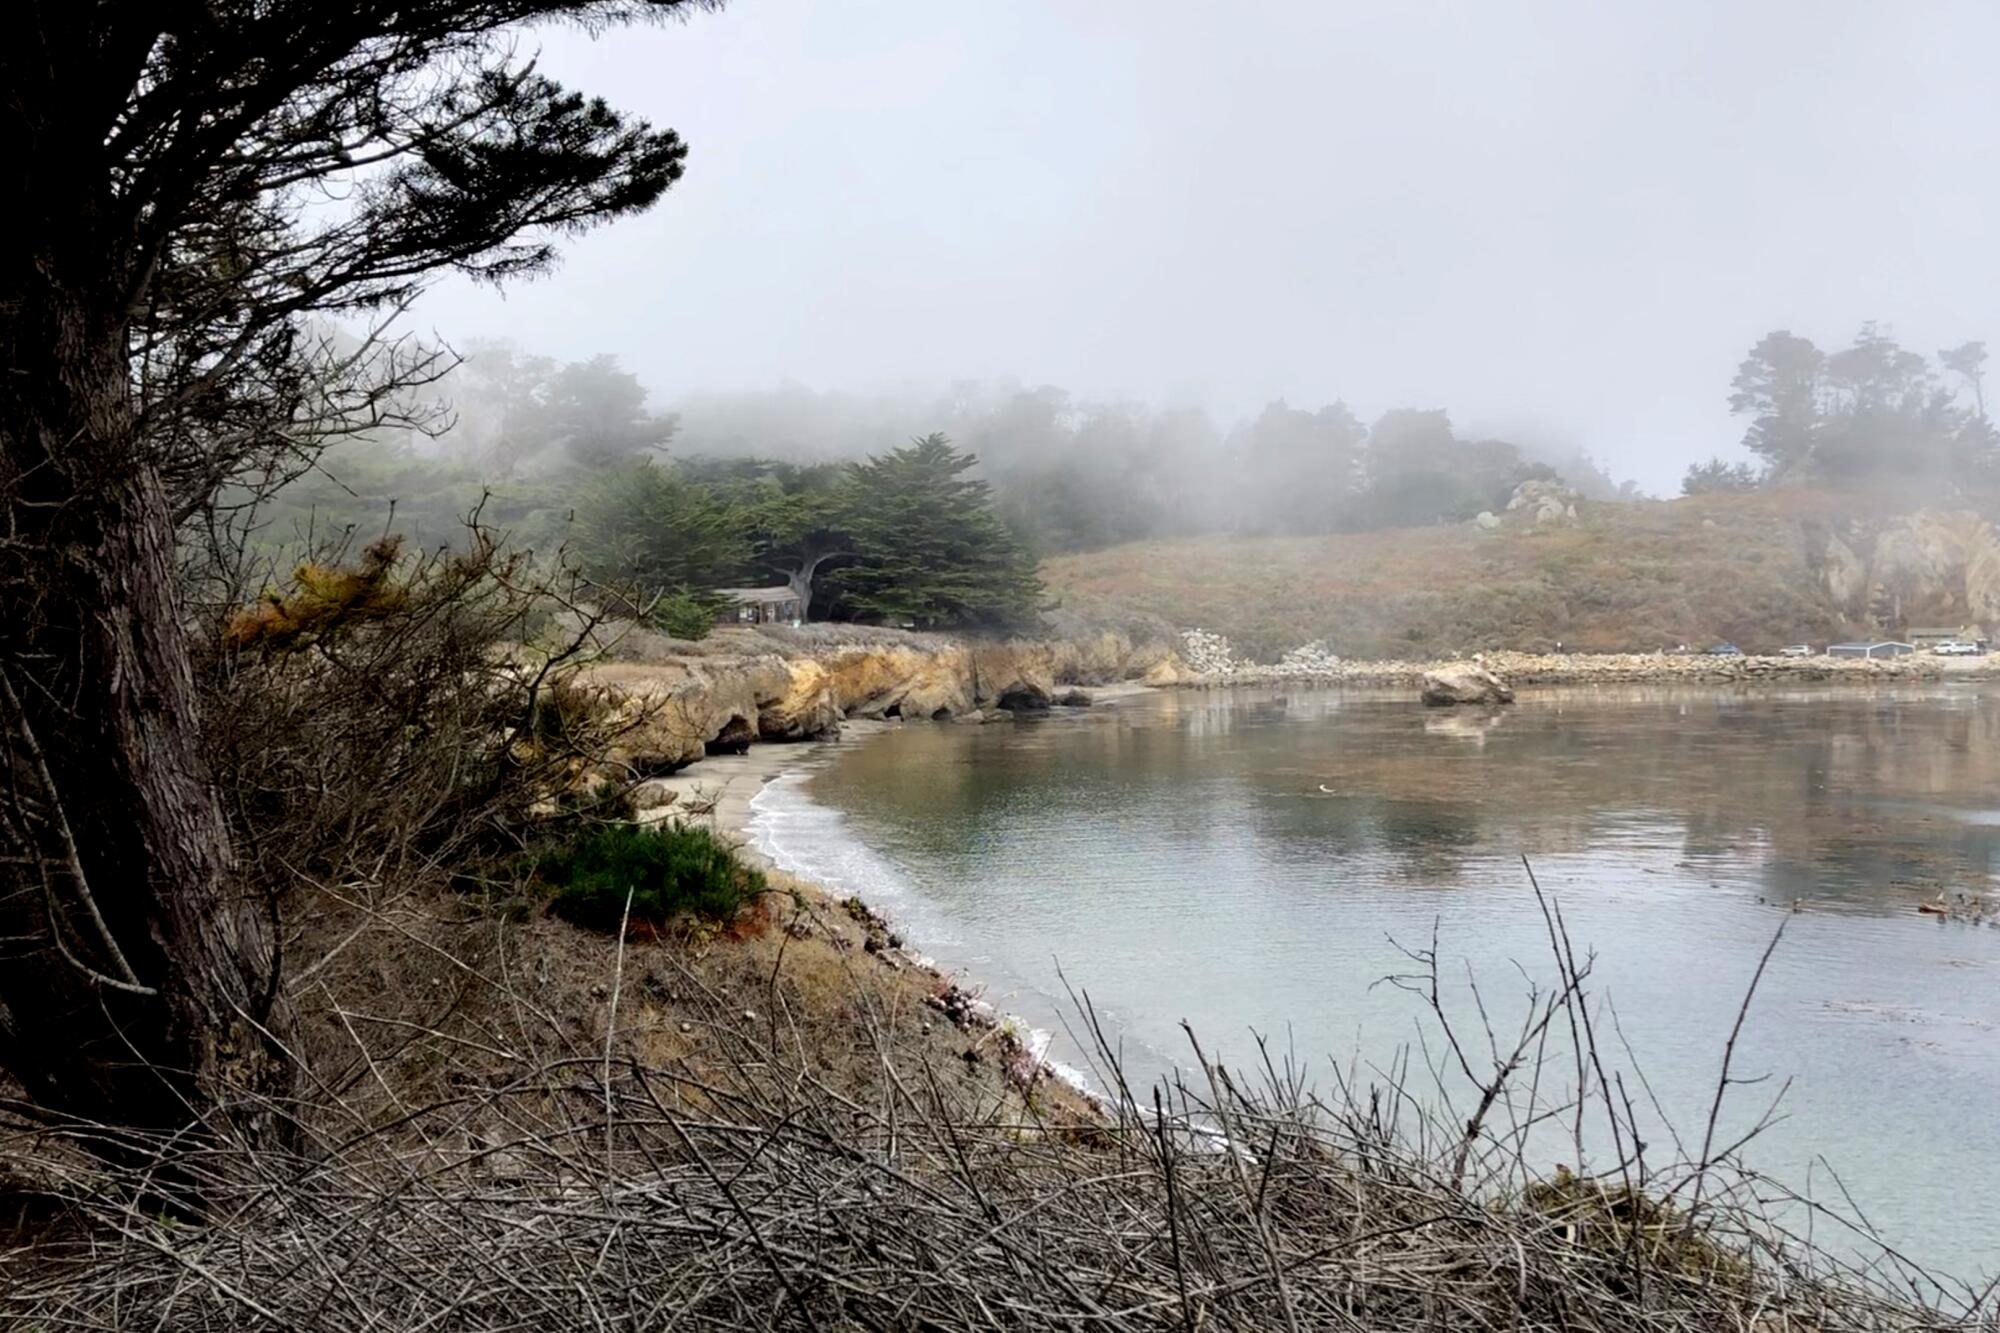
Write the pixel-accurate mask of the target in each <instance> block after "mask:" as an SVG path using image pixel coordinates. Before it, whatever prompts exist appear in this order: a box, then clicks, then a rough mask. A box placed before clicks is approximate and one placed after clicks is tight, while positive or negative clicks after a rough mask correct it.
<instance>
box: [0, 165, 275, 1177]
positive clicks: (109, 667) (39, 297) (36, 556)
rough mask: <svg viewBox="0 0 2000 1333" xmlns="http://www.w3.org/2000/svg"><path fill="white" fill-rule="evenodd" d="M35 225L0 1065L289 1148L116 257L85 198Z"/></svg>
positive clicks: (10, 449)
mask: <svg viewBox="0 0 2000 1333" xmlns="http://www.w3.org/2000/svg"><path fill="white" fill-rule="evenodd" d="M17 151H18V149H17ZM43 183H44V184H46V181H44V182H43ZM82 193H83V195H84V202H85V203H86V204H88V193H87V191H84V192H82ZM31 207H32V206H31ZM33 211H35V212H39V213H41V214H42V216H40V217H37V218H35V219H34V221H36V222H39V223H41V224H42V226H40V227H38V228H35V230H37V231H39V233H40V234H39V236H35V237H32V238H25V237H24V238H22V242H21V243H17V245H16V246H10V247H9V248H10V249H11V250H12V253H11V254H10V255H8V256H6V257H5V258H0V367H3V368H0V524H4V528H0V784H4V785H0V1063H4V1066H5V1068H6V1069H7V1070H8V1071H9V1072H10V1073H12V1074H13V1075H14V1076H15V1078H16V1079H18V1080H19V1082H20V1083H21V1084H22V1085H23V1087H24V1088H25V1090H26V1091H27V1092H28V1094H29V1096H30V1097H31V1098H32V1099H33V1100H34V1101H35V1102H36V1103H38V1104H39V1105H40V1106H41V1107H43V1108H45V1109H46V1110H49V1111H53V1112H56V1113H60V1114H63V1115H67V1116H72V1117H76V1118H79V1119H83V1120H88V1121H91V1122H94V1123H100V1124H105V1125H109V1126H115V1127H120V1128H124V1129H132V1130H141V1131H179V1130H182V1129H184V1128H186V1127H188V1126H189V1125H191V1124H194V1123H196V1122H203V1123H205V1124H206V1125H207V1126H208V1127H209V1128H210V1129H213V1130H218V1131H222V1130H227V1131H228V1132H230V1133H232V1134H238V1135H248V1136H249V1137H252V1138H266V1139H268V1138H270V1137H272V1136H274V1135H278V1136H281V1135H282V1134H283V1133H284V1126H285V1124H286V1123H287V1122H286V1120H285V1118H284V1116H283V1114H282V1110H283V1108H284V1106H285V1100H286V1095H287V1093H288V1092H289V1090H290V1089H291V1087H292V1086H293V1080H294V1078H295V1076H296V1071H295V1070H294V1069H293V1068H292V1066H291V1063H290V1061H289V1060H288V1059H287V1057H286V1056H285V1054H284V1049H283V1047H284V1040H285V1037H286V1035H287V1033H288V1030H289V1017H288V1013H289V1011H288V1010H287V1008H286V1007H285V1005H284V1003H283V1001H282V997H281V995H280V993H279V990H278V987H277V984H276V972H275V959H274V957H273V951H272V936H271V933H270V930H269V928H268V925H267V922H266V917H265V912H264V909H263V907H262V906H261V904H259V903H256V902H253V901H249V900H247V899H246V898H245V897H244V896H243V893H242V888H241V886H240V885H239V884H238V883H237V882H236V881H235V879H234V876H233V875H232V860H231V855H230V849H229V840H228V835H227V829H226V826H225V824H224V821H223V817H222V812H221V807H220V804H219V801H218V799H217V795H216V793H215V791H214V789H213V787H212V785H211V783H210V779H209V775H208V772H207V769H206V766H205V764H204V762H203V758H202V755H201V751H200V727H199V719H198V716H197V702H196V692H195V683H194V673H193V669H192V664H191V659H190V654H189V650H188V643H187V638H186V635H185V630H184V626H183V624H182V623H181V619H180V608H179V606H178V593H177V586H176V579H175V556H174V534H173V527H172V523H171V520H170V518H169V515H168V512H167V507H166V501H165V497H164V495H163V493H162V490H161V486H160V483H159V479H158V477H157V475H156V474H155V473H154V471H153V470H152V468H151V467H150V466H148V465H147V463H146V461H145V457H144V454H143V451H142V449H141V448H140V441H138V440H137V439H136V438H135V428H134V412H133V405H132V398H131V390H130V380H129V374H130V372H129V367H128V362H127V352H126V327H125V322H124V319H123V302H122V300H121V299H119V292H120V290H121V287H120V279H121V277H122V275H123V274H124V273H126V272H129V267H128V265H127V264H126V263H124V262H121V261H123V259H124V256H122V255H120V254H119V253H118V250H117V247H116V245H115V244H112V243H109V242H108V241H107V239H106V237H105V235H104V234H103V231H102V229H101V226H100V224H101V218H100V217H99V216H97V215H95V214H94V213H93V211H92V210H91V209H90V208H89V207H84V208H81V209H79V210H78V211H77V214H76V215H75V216H73V217H71V218H67V219H65V218H58V217H51V216H49V212H50V201H49V200H48V199H47V198H46V197H44V198H42V199H41V200H40V201H39V206H38V207H33Z"/></svg>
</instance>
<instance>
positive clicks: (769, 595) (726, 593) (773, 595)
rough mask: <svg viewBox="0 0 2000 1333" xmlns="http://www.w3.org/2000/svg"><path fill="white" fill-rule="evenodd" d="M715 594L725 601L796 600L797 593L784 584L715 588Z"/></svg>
mask: <svg viewBox="0 0 2000 1333" xmlns="http://www.w3.org/2000/svg"><path fill="white" fill-rule="evenodd" d="M715 595H716V596H717V597H720V598H722V599H723V600H724V601H727V602H736V603H738V604H744V603H749V602H796V601H797V600H799V595H798V594H797V593H795V592H793V591H792V590H791V589H790V588H788V587H786V586H785V585H784V584H782V583H781V584H779V585H778V586H776V587H774V588H717V589H716V590H715Z"/></svg>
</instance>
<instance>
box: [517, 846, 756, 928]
mask: <svg viewBox="0 0 2000 1333" xmlns="http://www.w3.org/2000/svg"><path fill="white" fill-rule="evenodd" d="M535 874H536V877H537V878H539V879H540V880H541V881H542V882H543V883H544V884H546V885H548V886H549V887H550V888H551V889H552V890H553V891H554V892H553V894H552V896H551V899H550V906H551V908H552V909H553V910H554V911H555V913H556V915H558V916H560V917H562V918H564V919H565V920H568V921H573V922H575V923H576V924H577V925H579V926H589V927H592V928H594V929H597V930H607V931H615V930H617V929H618V923H619V921H620V920H621V919H622V918H623V917H624V914H625V899H626V894H627V893H628V892H629V893H630V894H631V900H632V919H633V920H634V921H640V922H650V923H652V924H655V925H660V924H664V923H666V922H668V921H670V920H673V919H675V918H678V917H706V918H709V919H712V920H717V921H727V920H728V919H730V918H731V917H733V916H735V915H736V914H737V913H738V912H739V911H741V910H742V909H743V907H744V906H745V905H746V904H748V903H749V902H750V901H751V900H752V899H753V898H755V897H756V896H757V895H758V894H760V893H762V892H763V891H764V876H763V874H762V872H760V871H758V870H756V869H755V868H753V867H751V866H747V865H745V864H744V863H743V862H742V860H740V859H739V858H738V857H737V855H736V852H735V850H734V849H733V848H731V847H730V846H729V844H728V843H726V842H724V841H723V840H722V839H721V838H719V837H717V836H716V834H715V833H714V832H713V831H712V830H710V829H708V828H706V827H704V826H702V825H697V824H672V823H667V824H660V825H657V826H654V827H644V826H641V825H637V824H606V825H601V826H599V827H597V828H593V829H590V830H588V831H586V832H584V833H581V834H579V835H578V836H577V837H575V838H574V839H572V840H571V841H570V842H568V843H567V844H565V845H563V846H561V847H558V848H554V849H551V850H549V851H546V852H544V853H542V854H541V855H540V856H538V857H537V858H536V860H535Z"/></svg>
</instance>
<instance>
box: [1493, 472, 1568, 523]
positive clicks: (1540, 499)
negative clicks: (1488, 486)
mask: <svg viewBox="0 0 2000 1333" xmlns="http://www.w3.org/2000/svg"><path fill="white" fill-rule="evenodd" d="M1581 498H1582V496H1581V495H1579V494H1578V493H1577V492H1576V491H1573V490H1571V489H1570V488H1569V487H1567V486H1565V485H1563V484H1562V483H1561V482H1559V481H1542V480H1539V479H1537V480H1534V481H1524V482H1522V483H1521V484H1520V485H1519V486H1516V487H1515V488H1514V494H1513V495H1512V496H1511V497H1510V498H1509V499H1508V501H1507V512H1509V513H1514V512H1516V511H1519V512H1522V513H1525V514H1527V515H1528V517H1529V518H1531V519H1532V520H1533V521H1534V522H1536V523H1538V524H1540V523H1574V522H1575V521H1576V502H1577V501H1578V500H1580V499H1581Z"/></svg>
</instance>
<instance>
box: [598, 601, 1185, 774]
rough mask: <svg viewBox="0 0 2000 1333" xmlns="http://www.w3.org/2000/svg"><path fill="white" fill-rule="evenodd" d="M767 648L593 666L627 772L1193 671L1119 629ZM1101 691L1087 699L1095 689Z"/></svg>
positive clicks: (1161, 646)
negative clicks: (849, 727)
mask: <svg viewBox="0 0 2000 1333" xmlns="http://www.w3.org/2000/svg"><path fill="white" fill-rule="evenodd" d="M742 642H744V643H745V644H746V645H749V646H753V647H755V648H758V649H761V651H753V652H748V653H744V654H742V655H731V654H730V653H728V652H726V651H724V652H710V653H706V654H702V655H690V656H686V657H675V658H672V659H670V660H663V661H656V662H650V663H638V662H622V663H608V664H604V665H601V666H597V667H593V668H592V669H591V670H589V671H588V672H586V673H584V675H583V677H582V678H581V680H580V682H579V684H578V686H577V688H578V690H579V692H580V693H582V694H583V695H585V696H587V698H588V700H589V703H590V708H591V711H592V715H593V717H594V719H595V720H596V722H597V723H598V724H599V725H602V726H605V727H608V728H609V729H611V730H612V731H613V732H615V733H616V743H615V745H616V748H615V751H614V753H613V755H612V756H611V762H612V765H613V766H614V767H616V768H617V769H618V770H619V772H620V773H621V774H622V775H623V776H625V777H628V778H629V777H647V776H652V775H658V774H666V773H671V772H673V771H675V770H676V769H679V768H682V767H684V766H686V765H688V764H691V763H694V762H695V761H697V760H699V759H701V758H702V757H703V756H704V755H706V754H714V753H723V752H734V751H740V750H742V749H744V748H746V747H747V746H749V745H750V744H752V743H754V742H760V741H794V740H812V739H817V738H821V737H826V736H831V735H835V734H837V733H838V731H839V728H840V723H841V720H842V719H843V718H846V717H869V718H879V717H899V718H904V719H907V720H909V721H913V722H914V721H937V722H943V721H949V720H951V719H953V718H959V717H978V718H983V719H990V718H991V717H995V716H997V717H1005V716H1007V715H1008V714H1009V713H1012V712H1028V711H1039V710H1041V709H1044V708H1047V707H1049V706H1050V705H1051V703H1052V702H1054V700H1055V698H1056V696H1057V695H1058V693H1059V692H1060V691H1059V688H1058V687H1059V684H1060V685H1064V686H1067V685H1076V684H1084V683H1097V682H1103V681H1112V680H1126V679H1130V678H1132V677H1134V676H1137V675H1141V674H1145V675H1147V677H1148V679H1149V680H1154V681H1155V683H1170V682H1172V681H1173V680H1176V679H1179V678H1180V673H1181V672H1182V670H1183V668H1182V667H1181V666H1180V664H1179V662H1178V660H1177V658H1176V657H1175V655H1174V652H1173V649H1172V647H1171V646H1170V645H1167V644H1165V643H1148V644H1147V645H1145V646H1143V647H1138V646H1135V645H1134V644H1133V642H1132V640H1131V638H1130V637H1128V636H1127V635H1125V634H1123V633H1121V632H1118V631H1115V630H1082V631H1078V632H1075V633H1072V634H1070V635H1068V636H1066V637H1062V638H1054V639H1049V640H1031V639H1015V640H988V641H973V640H963V639H956V638H948V637H945V636H941V635H940V636H915V635H907V636H892V635H885V636H881V637H879V638H877V639H876V640H874V641H861V642H851V643H837V644H831V645H823V646H817V647H814V648H810V649H800V648H790V647H787V646H785V645H784V644H783V641H782V640H780V641H777V642H773V641H772V640H769V639H758V638H755V637H751V636H745V637H744V639H743V640H742ZM1084 697H1086V698H1087V696H1084Z"/></svg>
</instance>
